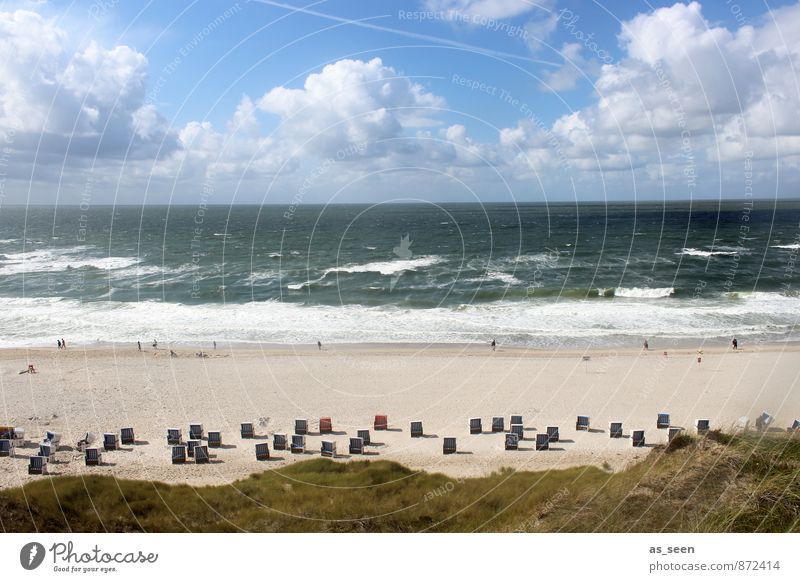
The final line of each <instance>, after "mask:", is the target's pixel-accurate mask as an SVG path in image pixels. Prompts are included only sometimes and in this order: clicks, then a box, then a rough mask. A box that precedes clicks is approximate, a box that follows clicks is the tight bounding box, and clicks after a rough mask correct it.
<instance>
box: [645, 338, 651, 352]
mask: <svg viewBox="0 0 800 582" xmlns="http://www.w3.org/2000/svg"><path fill="white" fill-rule="evenodd" d="M644 349H645V351H647V350H649V349H650V344H648V343H647V340H644Z"/></svg>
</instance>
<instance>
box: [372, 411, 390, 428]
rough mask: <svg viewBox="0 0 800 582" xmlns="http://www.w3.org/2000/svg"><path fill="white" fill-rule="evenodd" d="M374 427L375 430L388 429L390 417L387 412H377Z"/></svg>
mask: <svg viewBox="0 0 800 582" xmlns="http://www.w3.org/2000/svg"><path fill="white" fill-rule="evenodd" d="M374 428H375V430H388V429H389V417H387V416H386V415H385V414H376V415H375V424H374Z"/></svg>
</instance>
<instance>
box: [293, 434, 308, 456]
mask: <svg viewBox="0 0 800 582" xmlns="http://www.w3.org/2000/svg"><path fill="white" fill-rule="evenodd" d="M291 451H292V453H294V454H301V453H305V452H306V437H305V435H302V434H293V435H292V446H291Z"/></svg>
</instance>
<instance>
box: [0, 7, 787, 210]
mask: <svg viewBox="0 0 800 582" xmlns="http://www.w3.org/2000/svg"><path fill="white" fill-rule="evenodd" d="M799 56H800V5H798V4H797V3H792V2H770V3H767V2H750V1H745V0H736V1H735V2H734V1H733V0H717V1H715V2H711V1H709V0H706V1H705V2H702V3H701V2H688V3H680V2H678V3H673V2H637V1H627V2H623V1H615V2H590V1H588V0H580V1H578V0H408V1H404V2H394V1H387V0H374V1H371V2H355V1H351V0H348V1H345V0H319V1H315V2H314V1H309V0H305V1H302V2H298V1H297V0H285V1H284V2H272V1H268V0H261V1H259V0H251V1H245V0H239V1H238V2H227V1H219V2H217V1H214V2H211V1H205V2H203V1H194V2H155V1H151V2H137V1H131V0H126V1H125V2H122V1H120V0H94V1H93V2H81V1H74V2H73V1H70V2H60V1H51V2H44V1H26V0H21V1H15V2H0V75H1V77H0V78H1V79H2V82H1V83H0V207H1V206H2V205H3V204H78V205H81V204H82V205H86V206H88V205H92V204H135V205H141V204H231V203H242V204H245V203H256V204H292V205H298V204H322V203H378V202H386V201H424V202H437V203H442V202H544V201H548V202H557V201H575V200H581V201H584V200H585V201H611V200H613V201H617V200H631V201H641V202H646V201H662V200H683V199H712V200H718V199H723V200H724V199H748V198H750V197H753V198H768V199H775V198H777V199H783V198H794V197H798V196H800V190H798V185H800V115H798V112H799V111H800V82H798V73H797V71H798V65H800V58H799Z"/></svg>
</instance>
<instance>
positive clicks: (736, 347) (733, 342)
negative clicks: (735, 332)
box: [731, 338, 739, 350]
mask: <svg viewBox="0 0 800 582" xmlns="http://www.w3.org/2000/svg"><path fill="white" fill-rule="evenodd" d="M731 346H733V349H734V350H738V349H739V342H738V341H736V338H733V341H732V342H731Z"/></svg>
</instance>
